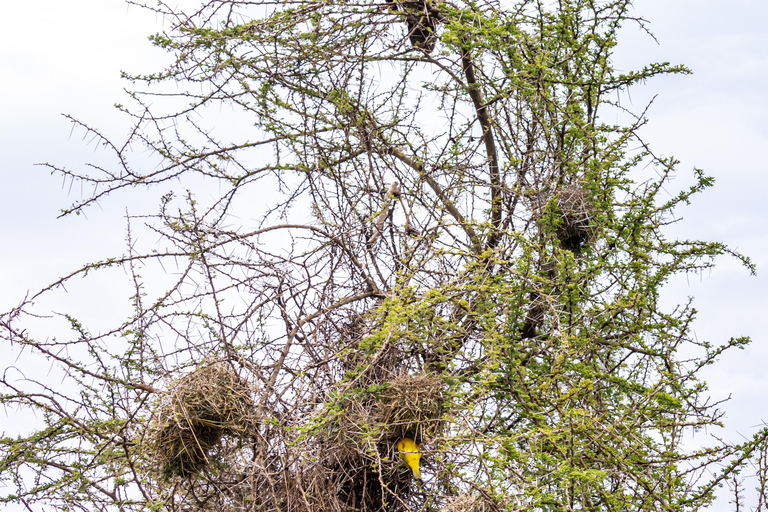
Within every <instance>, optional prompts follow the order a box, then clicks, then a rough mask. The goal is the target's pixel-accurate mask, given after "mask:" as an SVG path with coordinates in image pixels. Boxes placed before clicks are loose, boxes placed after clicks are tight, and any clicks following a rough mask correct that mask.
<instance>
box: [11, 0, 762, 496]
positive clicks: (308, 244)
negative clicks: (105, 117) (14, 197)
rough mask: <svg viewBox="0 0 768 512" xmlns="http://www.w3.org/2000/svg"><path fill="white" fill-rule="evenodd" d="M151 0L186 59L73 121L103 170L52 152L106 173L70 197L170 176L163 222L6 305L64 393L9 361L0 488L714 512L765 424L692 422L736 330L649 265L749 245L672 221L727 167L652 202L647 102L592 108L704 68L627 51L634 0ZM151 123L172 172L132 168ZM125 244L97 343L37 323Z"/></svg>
mask: <svg viewBox="0 0 768 512" xmlns="http://www.w3.org/2000/svg"><path fill="white" fill-rule="evenodd" d="M147 8H149V9H154V10H157V11H158V12H159V13H161V14H162V15H163V16H165V17H166V19H167V20H168V22H169V28H168V30H167V31H166V32H165V33H163V34H158V35H156V36H153V38H152V41H153V43H154V44H155V45H157V46H158V47H160V48H163V49H165V50H167V51H168V52H169V53H170V55H171V56H172V57H173V62H172V64H171V65H170V66H169V67H168V68H167V69H165V70H163V71H161V72H157V73H153V74H149V75H144V76H131V77H128V78H129V79H130V80H132V81H133V83H134V84H137V86H136V91H135V92H134V93H133V94H132V99H133V100H134V101H135V104H134V105H133V106H130V107H121V108H123V110H124V111H125V112H126V113H127V114H128V115H130V116H133V118H134V119H135V126H134V128H133V129H132V130H131V131H130V136H129V140H128V141H127V142H128V143H124V144H117V143H112V142H110V141H109V140H107V139H106V138H105V137H102V136H101V134H100V133H99V132H98V131H97V130H95V129H93V128H91V127H89V126H87V125H85V124H84V123H80V122H78V121H74V122H75V123H76V124H77V125H79V126H81V127H82V128H84V129H85V130H87V131H88V132H89V133H91V134H93V135H94V136H96V137H97V138H99V140H101V141H102V142H103V143H104V145H105V147H106V148H107V149H108V150H110V151H111V152H112V153H113V155H114V157H115V162H114V164H113V165H111V166H107V167H88V168H87V171H79V170H72V169H68V168H61V167H58V166H56V165H51V167H52V169H54V171H55V172H57V173H59V174H62V175H64V176H66V177H69V178H71V179H72V180H74V181H75V182H80V183H81V184H82V185H83V186H84V187H86V189H87V187H88V186H90V189H87V190H89V191H90V193H89V194H87V195H85V196H83V197H82V199H81V200H79V201H78V202H76V203H75V204H73V205H72V206H71V207H70V208H68V209H66V210H65V211H64V213H65V214H73V213H78V212H80V211H82V210H84V209H85V208H87V207H88V206H90V205H92V204H94V203H97V202H99V201H106V200H108V199H109V198H108V196H109V195H110V194H111V193H113V192H115V191H117V190H120V189H124V188H138V189H141V190H143V188H144V187H153V188H156V189H158V190H162V191H163V192H164V193H166V192H167V193H166V195H164V196H163V199H162V202H161V205H160V209H159V211H158V212H157V213H156V214H152V215H150V214H147V212H141V214H136V215H134V216H131V217H129V224H130V230H129V235H130V234H131V233H133V232H135V231H136V230H140V229H144V230H149V231H150V232H152V233H154V234H155V235H156V236H155V238H154V239H153V242H152V243H151V244H149V245H148V246H146V247H141V246H140V245H139V244H138V243H136V242H135V241H134V240H133V239H132V238H130V240H129V245H128V250H127V251H126V253H125V254H124V255H121V256H118V257H115V258H112V259H109V260H106V261H99V262H96V263H91V264H88V265H85V266H84V267H83V268H82V269H80V270H78V271H76V272H74V273H72V274H71V275H69V276H67V277H64V278H62V279H61V280H60V281H58V282H56V283H53V284H52V285H51V286H50V287H48V288H46V289H44V290H43V291H41V292H39V293H37V294H34V295H31V296H29V297H27V298H26V299H24V301H23V302H22V303H21V304H20V305H19V307H17V308H15V309H13V310H12V311H9V312H7V313H5V314H4V315H3V316H2V317H1V323H0V325H2V329H3V336H4V339H6V340H8V341H9V342H10V343H12V344H13V345H14V346H17V347H24V348H25V349H27V350H29V351H30V352H31V353H33V354H37V355H41V356H44V357H46V358H49V359H50V360H51V361H53V363H54V364H55V365H57V367H59V368H60V369H62V370H63V373H64V375H65V382H66V383H68V384H69V385H64V386H59V385H58V384H57V383H53V382H49V381H47V380H46V378H45V377H42V376H41V377H37V378H35V377H32V376H29V375H27V376H26V378H20V377H19V375H18V373H17V372H13V371H10V370H9V369H8V368H6V371H5V373H4V376H3V380H2V384H3V388H4V391H3V395H2V400H3V403H4V404H5V405H15V406H18V407H21V408H24V409H30V410H34V411H36V412H37V413H38V419H39V420H40V423H41V424H40V426H39V428H37V429H34V430H33V431H32V432H29V433H25V434H22V435H20V436H18V437H4V438H3V439H2V463H1V464H2V465H0V471H2V473H1V474H2V478H3V479H4V480H5V482H6V483H10V484H12V487H11V489H12V491H10V492H9V493H8V494H7V495H6V496H5V497H4V498H3V500H4V501H5V502H19V503H23V504H25V505H26V506H27V507H28V508H31V507H32V505H33V504H34V503H40V504H45V505H50V506H55V507H56V508H60V509H62V510H74V509H82V510H145V509H150V510H263V511H266V510H289V511H300V510H306V511H310V510H355V509H356V510H425V511H426V510H446V511H475V510H477V511H480V510H633V511H637V510H649V511H651V510H652V511H657V510H697V509H700V508H702V507H705V506H706V505H707V504H709V503H710V502H711V501H712V499H713V492H714V490H715V489H716V487H717V486H718V485H721V484H722V483H724V482H726V481H728V480H729V479H732V478H734V476H735V475H737V474H738V471H739V470H740V469H741V468H742V467H743V466H744V465H746V464H747V463H748V462H749V460H750V458H751V457H752V455H753V454H755V456H756V457H762V455H760V454H763V455H764V453H765V450H766V442H765V440H766V432H765V431H763V432H760V433H759V434H758V435H756V436H755V437H754V438H753V439H751V440H750V441H748V442H746V443H743V444H741V445H733V444H729V443H727V442H719V443H716V444H714V445H710V446H707V447H703V448H697V447H693V448H692V447H690V446H684V445H683V444H682V440H683V437H684V435H685V434H686V433H689V432H691V431H696V430H698V429H701V428H704V427H707V426H710V425H716V424H717V423H718V421H719V418H720V413H719V411H718V409H717V407H716V404H714V405H713V404H711V403H709V401H708V400H707V394H706V387H705V383H703V382H702V381H701V380H699V379H698V378H697V372H698V370H700V369H701V368H702V367H703V366H705V365H709V364H711V363H713V362H715V361H716V360H717V358H718V356H719V355H720V354H721V353H722V352H723V351H724V350H726V349H728V348H731V347H738V346H742V345H744V344H745V343H747V342H748V340H746V339H733V340H730V341H728V342H726V343H724V344H723V345H717V346H714V345H710V344H708V343H704V342H699V341H696V340H695V339H693V338H692V337H691V335H690V325H691V322H692V320H693V319H694V314H695V311H694V310H693V308H692V307H691V305H690V303H686V304H683V305H681V306H679V307H677V308H675V309H673V310H671V311H665V310H664V309H663V308H661V306H660V305H659V294H660V290H661V287H662V286H663V285H664V283H665V282H666V281H667V280H668V279H669V277H670V276H673V275H675V274H678V273H683V272H695V271H698V270H701V269H705V268H708V267H710V266H711V264H712V261H713V258H714V257H716V256H719V255H723V254H730V255H732V256H734V257H737V258H740V259H741V260H742V261H743V262H744V264H745V265H746V266H747V267H748V268H750V269H751V265H750V263H749V261H748V260H747V259H745V258H743V257H741V256H740V255H738V254H735V253H733V252H731V251H730V250H729V249H728V248H727V247H725V246H723V245H721V244H718V243H705V242H699V241H695V240H670V239H668V238H667V237H666V236H665V233H664V231H663V227H664V226H665V224H666V223H667V222H668V221H669V220H670V218H671V216H672V214H673V212H674V210H675V208H676V207H677V206H678V205H679V204H681V203H686V202H688V201H689V199H690V198H691V197H692V196H693V195H694V194H696V193H697V192H699V191H701V190H702V189H704V188H706V187H708V186H710V185H711V184H712V180H711V179H710V178H708V177H706V176H705V175H703V174H701V173H697V174H696V184H695V185H694V186H693V187H691V188H690V189H689V190H684V191H681V192H680V193H679V194H678V195H675V196H671V197H670V196H668V195H666V192H664V187H665V186H666V185H667V184H668V179H669V177H670V176H671V175H672V173H673V172H674V167H675V163H676V162H675V161H674V160H673V159H667V158H661V157H658V156H657V155H655V154H654V153H653V152H652V151H651V149H650V148H649V147H648V146H647V145H646V144H645V143H644V142H643V141H642V140H641V138H640V137H639V135H638V128H639V127H641V126H642V125H643V124H644V123H645V117H644V112H643V111H640V112H637V113H631V112H626V111H625V113H626V114H629V116H625V118H627V119H630V120H629V121H628V122H627V124H626V125H611V124H608V123H606V122H604V120H603V118H601V117H600V116H601V113H603V112H613V111H614V110H616V109H621V110H623V109H622V107H621V105H620V104H619V103H618V101H617V100H616V98H618V97H620V96H621V94H622V93H624V92H625V91H626V90H627V89H628V88H630V87H631V86H632V85H633V84H636V83H638V82H643V81H645V80H647V79H650V78H652V77H654V76H656V75H659V74H666V73H685V72H687V70H686V69H685V68H684V67H681V66H672V65H669V64H649V65H648V66H647V67H645V68H643V69H641V70H639V71H634V72H628V73H619V72H618V71H616V70H615V69H614V68H613V65H612V61H611V55H612V52H613V49H614V47H615V46H616V44H617V33H618V30H619V28H620V27H621V26H623V25H625V24H627V23H635V24H639V25H640V26H641V27H642V26H644V25H643V20H642V19H639V18H633V17H632V16H631V15H630V12H629V9H630V2H629V1H628V0H608V1H604V2H599V3H598V2H593V1H589V0H561V1H559V2H554V3H550V4H546V5H545V4H543V3H542V2H538V1H535V0H516V1H510V2H506V3H504V4H501V3H497V2H448V1H442V0H392V1H387V2H381V3H375V4H370V3H360V4H358V3H354V2H349V1H340V2H337V1H334V0H331V1H322V2H320V1H318V2H313V1H288V0H277V1H275V2H249V1H240V0H235V1H220V0H211V1H208V2H206V3H205V4H204V5H202V6H198V7H197V8H195V9H190V10H178V9H175V8H172V7H171V6H169V5H167V4H164V3H162V2H160V3H159V4H158V5H157V6H147ZM142 84H143V86H142ZM168 86H170V87H168ZM210 107H216V109H215V110H214V109H212V108H210ZM222 107H226V108H227V109H228V112H229V113H228V114H227V115H221V114H220V113H219V112H220V111H221V109H222ZM137 144H141V145H143V146H145V147H146V148H149V149H150V150H151V152H152V153H153V154H155V155H156V156H157V157H158V158H159V159H160V162H161V163H160V164H159V165H157V166H154V167H151V168H148V169H143V168H140V167H139V168H136V167H135V166H134V165H132V164H131V163H130V161H131V159H130V151H131V148H133V149H135V148H136V146H137ZM640 168H642V169H651V170H652V173H651V175H650V177H648V176H646V175H645V174H641V172H640V171H639V169H640ZM180 191H183V192H180ZM195 191H196V192H195ZM201 192H202V193H201ZM157 237H159V240H160V241H159V242H157V243H156V241H157ZM112 267H122V268H125V269H127V270H128V273H129V275H130V276H131V279H132V281H131V282H132V283H133V287H134V293H133V295H132V296H131V297H130V303H131V305H132V311H133V312H132V314H131V315H130V316H129V317H128V318H126V319H125V320H124V321H123V322H122V323H120V324H119V325H115V326H113V328H111V329H108V330H106V331H103V332H99V333H98V334H94V333H92V332H91V330H90V329H89V328H88V326H87V325H84V324H83V323H82V322H81V321H80V320H79V319H78V315H77V313H76V312H74V311H73V312H69V313H68V314H67V315H66V318H67V320H68V321H69V323H70V325H71V327H72V333H73V334H72V335H71V336H69V337H66V335H62V334H60V333H59V334H58V335H57V337H56V338H52V337H49V336H45V335H42V336H33V335H32V334H30V332H31V331H30V330H29V329H28V325H30V324H32V323H34V322H37V320H36V319H37V318H39V314H40V312H39V311H38V310H37V309H36V308H35V302H36V301H39V299H40V298H41V297H43V296H45V295H47V294H52V293H54V292H55V289H56V288H57V286H58V285H64V284H66V283H67V282H69V281H70V280H72V279H74V278H76V277H79V276H82V275H86V274H88V275H90V276H94V275H95V276H98V275H99V272H104V271H106V269H108V268H112ZM158 269H162V272H156V271H157V270H158ZM142 275H151V276H152V278H151V282H147V281H145V278H142ZM149 290H151V291H149ZM158 290H159V291H158ZM694 348H695V349H696V355H695V356H694V357H693V358H690V357H688V356H686V359H683V358H682V356H681V355H679V353H680V351H681V350H685V351H686V354H690V353H691V352H692V349H694ZM402 437H410V438H413V439H414V440H415V441H416V442H417V443H420V444H421V450H422V459H421V473H422V475H423V483H417V482H415V481H414V480H413V478H412V476H411V473H410V470H409V469H408V468H407V467H406V466H405V465H404V464H403V462H401V461H399V460H398V456H397V448H396V444H397V440H398V439H400V438H402ZM760 460H762V458H760ZM761 481H762V480H761ZM763 495H764V493H763V491H762V490H761V491H760V503H763V501H764V500H763Z"/></svg>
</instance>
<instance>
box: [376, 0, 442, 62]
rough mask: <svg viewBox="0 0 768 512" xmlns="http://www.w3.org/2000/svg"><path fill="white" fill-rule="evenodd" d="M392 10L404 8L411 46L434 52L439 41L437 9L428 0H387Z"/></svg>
mask: <svg viewBox="0 0 768 512" xmlns="http://www.w3.org/2000/svg"><path fill="white" fill-rule="evenodd" d="M387 3H388V4H389V10H390V11H397V10H398V9H403V10H404V11H405V24H406V25H407V26H408V38H409V39H410V40H411V46H413V47H414V48H419V49H421V50H423V51H424V52H426V53H432V51H433V50H434V49H435V43H436V42H437V33H436V29H437V21H438V19H437V18H438V13H437V10H436V9H434V8H433V7H432V4H430V3H429V1H428V0H387Z"/></svg>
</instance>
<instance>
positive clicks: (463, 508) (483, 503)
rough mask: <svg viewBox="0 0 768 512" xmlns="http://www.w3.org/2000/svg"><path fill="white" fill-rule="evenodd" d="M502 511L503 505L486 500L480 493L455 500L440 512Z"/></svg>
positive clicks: (469, 494) (461, 496)
mask: <svg viewBox="0 0 768 512" xmlns="http://www.w3.org/2000/svg"><path fill="white" fill-rule="evenodd" d="M502 509H504V508H503V507H502V504H500V503H495V502H492V501H489V500H487V499H484V498H483V497H482V496H481V495H480V494H478V493H466V494H460V495H459V496H456V497H455V498H453V499H452V500H451V501H449V502H448V503H447V504H446V505H445V506H444V507H443V508H441V509H440V512H491V511H493V512H495V511H497V510H502Z"/></svg>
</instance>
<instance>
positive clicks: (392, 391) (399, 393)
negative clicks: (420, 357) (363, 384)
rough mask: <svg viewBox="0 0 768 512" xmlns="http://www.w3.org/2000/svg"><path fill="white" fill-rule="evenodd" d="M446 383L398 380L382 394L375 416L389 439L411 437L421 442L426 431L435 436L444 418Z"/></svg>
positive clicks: (411, 378)
mask: <svg viewBox="0 0 768 512" xmlns="http://www.w3.org/2000/svg"><path fill="white" fill-rule="evenodd" d="M443 387H444V383H443V381H442V380H441V379H440V378H438V377H434V376H431V375H402V376H399V377H395V378H394V379H393V380H392V381H390V382H389V384H388V385H387V386H386V387H385V388H384V389H382V391H381V392H380V393H379V396H378V400H377V401H376V408H375V412H374V415H375V417H376V421H377V422H378V423H379V424H381V425H383V426H385V427H386V429H387V431H388V433H389V434H390V435H389V436H387V437H388V438H390V439H399V438H401V437H403V436H405V435H406V434H411V435H412V436H413V437H414V439H416V440H417V441H419V442H421V440H420V439H417V437H418V438H421V437H423V436H424V433H425V431H426V432H428V433H430V434H433V433H434V432H435V430H436V428H437V426H438V424H439V419H440V417H441V416H442V414H443V401H444V393H443Z"/></svg>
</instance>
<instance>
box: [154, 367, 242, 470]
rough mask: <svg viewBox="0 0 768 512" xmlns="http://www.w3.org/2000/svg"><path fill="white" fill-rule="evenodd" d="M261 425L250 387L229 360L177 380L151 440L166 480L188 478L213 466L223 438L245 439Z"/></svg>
mask: <svg viewBox="0 0 768 512" xmlns="http://www.w3.org/2000/svg"><path fill="white" fill-rule="evenodd" d="M256 424H257V421H256V407H255V405H254V402H253V389H252V387H251V385H250V384H249V383H248V382H247V381H245V380H244V379H242V378H240V377H239V376H238V375H237V373H235V371H234V370H233V368H232V367H231V366H230V365H229V364H227V363H225V362H216V363H213V364H210V365H207V366H203V367H201V368H198V369H197V370H195V371H193V372H191V373H189V374H188V375H186V376H184V377H182V378H181V379H179V380H178V381H176V382H175V383H174V384H173V385H172V386H171V388H170V389H169V390H168V391H167V393H166V395H165V396H164V397H163V400H162V402H161V404H160V407H159V409H158V411H157V413H156V418H155V422H154V425H153V429H152V431H151V432H150V440H151V445H152V449H153V452H154V457H155V460H156V463H157V466H158V469H159V471H160V474H161V475H162V476H163V477H165V478H170V477H173V476H180V477H182V478H189V477H191V476H194V475H195V474H197V473H199V472H200V471H201V470H202V469H204V468H205V467H206V466H207V465H208V464H209V463H210V457H211V452H212V451H213V450H214V449H215V448H216V447H217V445H218V444H219V443H220V441H221V439H222V437H224V436H232V437H240V438H242V437H246V436H248V435H249V434H250V433H251V432H253V431H254V428H255V426H256Z"/></svg>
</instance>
